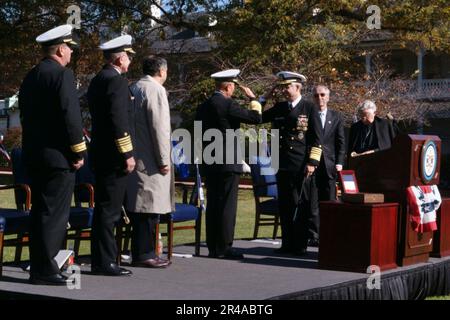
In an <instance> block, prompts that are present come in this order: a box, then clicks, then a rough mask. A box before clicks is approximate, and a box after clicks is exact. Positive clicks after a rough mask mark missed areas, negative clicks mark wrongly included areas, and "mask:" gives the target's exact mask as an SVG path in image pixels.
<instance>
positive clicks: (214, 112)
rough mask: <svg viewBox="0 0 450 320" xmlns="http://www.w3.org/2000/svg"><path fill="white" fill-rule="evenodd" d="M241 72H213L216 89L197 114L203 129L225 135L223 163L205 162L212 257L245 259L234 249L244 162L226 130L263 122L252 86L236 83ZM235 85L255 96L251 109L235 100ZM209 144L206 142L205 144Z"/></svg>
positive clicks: (207, 241)
mask: <svg viewBox="0 0 450 320" xmlns="http://www.w3.org/2000/svg"><path fill="white" fill-rule="evenodd" d="M239 73H240V71H239V70H238V69H231V70H225V71H221V72H217V73H215V74H213V75H211V77H212V78H213V79H215V82H216V91H215V92H214V94H213V95H212V96H211V97H210V98H209V99H208V100H206V101H205V102H204V103H203V104H202V105H200V107H199V108H198V110H197V114H196V120H197V121H201V122H202V129H203V132H204V131H206V130H208V129H216V130H219V131H220V132H221V133H222V137H223V145H222V146H223V158H222V159H221V161H218V162H221V163H213V164H208V165H204V174H205V177H206V181H205V183H206V189H207V207H206V243H207V245H208V250H209V257H212V258H222V259H242V258H243V255H242V254H241V253H238V252H236V251H235V250H233V249H232V244H233V238H234V227H235V224H236V209H237V194H238V187H239V175H240V174H241V173H242V162H241V161H240V160H239V159H238V157H237V154H238V148H239V142H237V141H236V140H235V141H233V142H231V143H229V145H231V146H232V148H233V149H232V150H228V149H227V148H226V146H227V142H226V138H225V137H226V130H227V129H232V130H233V132H234V131H235V130H236V129H239V128H240V125H241V123H249V124H259V123H261V104H260V103H259V102H258V101H256V98H255V95H254V94H253V92H252V91H251V90H250V88H247V87H244V86H242V85H239V84H238V83H237V76H238V75H239ZM236 85H239V87H240V88H241V89H242V90H243V91H244V93H245V95H246V96H247V97H248V98H250V99H252V101H251V102H250V109H246V108H243V107H241V106H240V105H239V104H238V103H237V102H236V101H234V100H233V99H232V96H233V93H234V90H235V86H236ZM207 145H208V143H205V144H204V145H203V147H204V148H205V147H206V146H207ZM231 152H234V158H233V159H232V161H231V163H227V162H226V159H227V153H230V154H231Z"/></svg>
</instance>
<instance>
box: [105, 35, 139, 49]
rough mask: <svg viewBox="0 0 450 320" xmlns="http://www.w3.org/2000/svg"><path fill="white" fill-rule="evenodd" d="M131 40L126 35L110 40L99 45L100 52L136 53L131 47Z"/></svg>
mask: <svg viewBox="0 0 450 320" xmlns="http://www.w3.org/2000/svg"><path fill="white" fill-rule="evenodd" d="M132 40H133V38H132V37H131V36H130V35H128V34H126V35H123V36H120V37H117V38H114V39H112V40H109V41H107V42H105V43H102V44H101V45H100V47H99V48H100V50H102V51H103V52H104V53H117V52H126V53H133V54H134V53H136V52H134V50H133V48H132V47H131V41H132Z"/></svg>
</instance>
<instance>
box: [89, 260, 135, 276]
mask: <svg viewBox="0 0 450 320" xmlns="http://www.w3.org/2000/svg"><path fill="white" fill-rule="evenodd" d="M92 274H95V275H102V276H116V277H117V276H131V275H132V274H133V273H132V272H131V271H130V270H127V269H125V268H121V267H119V265H118V264H117V263H110V264H109V265H108V266H106V267H96V266H92Z"/></svg>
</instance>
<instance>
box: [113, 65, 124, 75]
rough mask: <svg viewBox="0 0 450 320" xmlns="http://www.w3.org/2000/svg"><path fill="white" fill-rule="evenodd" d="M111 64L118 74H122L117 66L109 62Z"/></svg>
mask: <svg viewBox="0 0 450 320" xmlns="http://www.w3.org/2000/svg"><path fill="white" fill-rule="evenodd" d="M111 66H112V67H113V68H114V70H116V71H117V72H118V73H119V74H122V72H121V71H120V69H119V68H117V67H116V66H115V65H113V64H111Z"/></svg>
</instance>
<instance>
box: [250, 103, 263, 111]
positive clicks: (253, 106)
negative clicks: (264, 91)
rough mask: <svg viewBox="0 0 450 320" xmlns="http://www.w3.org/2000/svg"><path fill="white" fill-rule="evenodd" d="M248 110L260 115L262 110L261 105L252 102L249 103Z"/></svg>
mask: <svg viewBox="0 0 450 320" xmlns="http://www.w3.org/2000/svg"><path fill="white" fill-rule="evenodd" d="M250 110H254V111H258V113H259V114H261V110H262V106H261V103H259V102H258V101H255V100H253V101H252V102H250Z"/></svg>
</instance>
